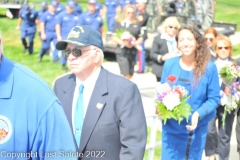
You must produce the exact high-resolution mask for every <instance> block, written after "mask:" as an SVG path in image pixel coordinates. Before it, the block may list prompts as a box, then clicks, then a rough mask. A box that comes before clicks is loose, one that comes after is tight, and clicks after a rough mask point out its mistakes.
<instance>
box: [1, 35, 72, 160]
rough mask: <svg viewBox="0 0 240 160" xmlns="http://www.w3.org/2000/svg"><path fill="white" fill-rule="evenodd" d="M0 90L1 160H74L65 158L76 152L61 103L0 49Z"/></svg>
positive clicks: (44, 86) (40, 80)
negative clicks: (68, 154) (67, 154)
mask: <svg viewBox="0 0 240 160" xmlns="http://www.w3.org/2000/svg"><path fill="white" fill-rule="evenodd" d="M0 48H2V41H1V40H0ZM0 88H1V92H0V104H1V105H0V124H1V125H0V150H1V159H2V160H3V159H5V160H6V159H33V160H43V159H48V158H49V157H51V158H49V159H51V160H77V157H74V156H73V157H68V158H67V157H66V156H64V155H66V153H69V152H72V153H75V152H76V148H75V145H74V139H73V137H72V132H71V128H70V126H69V124H68V121H67V118H66V116H65V114H64V111H63V108H62V106H61V103H60V101H59V100H58V99H57V97H56V96H55V94H54V93H53V91H52V89H51V88H50V87H49V86H48V85H47V84H46V82H44V81H43V80H42V79H41V78H40V77H39V76H37V75H36V74H35V73H34V72H33V71H31V70H30V69H28V68H27V67H25V66H22V65H20V64H18V63H16V62H12V61H11V60H9V59H8V58H6V57H5V56H4V54H3V50H2V49H1V50H0ZM19 157H20V158H19Z"/></svg>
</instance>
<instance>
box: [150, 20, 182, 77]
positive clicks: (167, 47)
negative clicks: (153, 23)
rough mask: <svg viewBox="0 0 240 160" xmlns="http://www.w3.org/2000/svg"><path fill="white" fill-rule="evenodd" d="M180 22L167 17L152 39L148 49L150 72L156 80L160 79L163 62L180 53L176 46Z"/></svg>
mask: <svg viewBox="0 0 240 160" xmlns="http://www.w3.org/2000/svg"><path fill="white" fill-rule="evenodd" d="M179 28H180V23H179V22H178V20H177V18H176V17H168V18H166V19H165V20H164V22H163V24H162V30H161V33H160V34H158V35H157V36H156V37H155V38H154V40H153V45H152V48H151V50H150V57H151V59H152V60H153V64H152V73H153V74H154V75H155V76H156V78H157V81H158V82H159V81H161V75H162V68H163V65H164V62H165V61H166V60H168V59H170V58H173V57H176V56H179V55H181V53H180V52H179V51H178V48H177V41H176V34H177V33H178V30H179Z"/></svg>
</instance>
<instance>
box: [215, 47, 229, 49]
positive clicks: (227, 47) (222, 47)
mask: <svg viewBox="0 0 240 160" xmlns="http://www.w3.org/2000/svg"><path fill="white" fill-rule="evenodd" d="M223 48H224V49H225V50H228V49H229V48H230V47H217V49H218V50H221V49H223Z"/></svg>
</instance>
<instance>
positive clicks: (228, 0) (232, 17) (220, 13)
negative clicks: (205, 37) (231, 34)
mask: <svg viewBox="0 0 240 160" xmlns="http://www.w3.org/2000/svg"><path fill="white" fill-rule="evenodd" d="M239 2H240V1H239V0H217V4H216V9H215V18H214V20H215V21H216V22H227V23H234V24H237V31H240V18H239V9H240V3H239Z"/></svg>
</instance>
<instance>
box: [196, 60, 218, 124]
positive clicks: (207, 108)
mask: <svg viewBox="0 0 240 160" xmlns="http://www.w3.org/2000/svg"><path fill="white" fill-rule="evenodd" d="M206 74H207V77H208V86H207V95H206V96H207V100H206V101H205V102H204V103H203V104H202V105H201V107H199V108H198V109H197V110H196V111H197V112H198V113H199V115H200V120H201V119H203V118H204V117H205V116H206V115H208V114H210V113H211V112H213V111H214V110H215V109H216V108H217V107H218V105H219V103H220V87H219V79H218V71H217V67H216V66H215V64H213V63H212V64H210V65H209V72H208V73H206Z"/></svg>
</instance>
